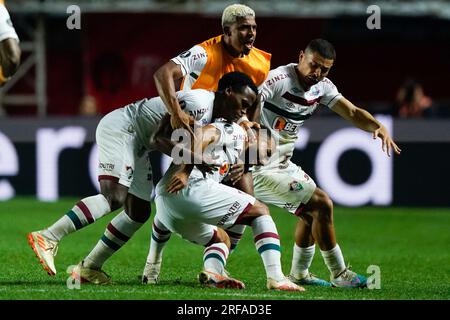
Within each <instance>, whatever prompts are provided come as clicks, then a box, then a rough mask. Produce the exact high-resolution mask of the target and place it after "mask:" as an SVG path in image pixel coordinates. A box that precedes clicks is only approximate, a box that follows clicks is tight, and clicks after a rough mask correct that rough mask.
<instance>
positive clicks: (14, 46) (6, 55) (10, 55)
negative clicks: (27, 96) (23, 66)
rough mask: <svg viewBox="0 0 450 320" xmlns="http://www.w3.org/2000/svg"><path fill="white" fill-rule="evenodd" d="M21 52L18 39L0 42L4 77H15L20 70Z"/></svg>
mask: <svg viewBox="0 0 450 320" xmlns="http://www.w3.org/2000/svg"><path fill="white" fill-rule="evenodd" d="M20 55H21V50H20V47H19V43H18V42H17V40H16V39H12V38H8V39H5V40H3V41H1V42H0V65H1V67H2V72H3V76H4V77H6V78H9V77H11V76H12V75H14V74H15V73H16V71H17V69H18V68H19V64H20Z"/></svg>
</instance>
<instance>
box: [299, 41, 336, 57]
mask: <svg viewBox="0 0 450 320" xmlns="http://www.w3.org/2000/svg"><path fill="white" fill-rule="evenodd" d="M305 52H316V53H318V54H320V55H321V56H322V57H324V58H325V59H330V60H336V50H334V47H333V45H332V44H331V43H330V42H328V41H327V40H324V39H314V40H312V41H311V42H310V43H308V46H307V47H306V49H305Z"/></svg>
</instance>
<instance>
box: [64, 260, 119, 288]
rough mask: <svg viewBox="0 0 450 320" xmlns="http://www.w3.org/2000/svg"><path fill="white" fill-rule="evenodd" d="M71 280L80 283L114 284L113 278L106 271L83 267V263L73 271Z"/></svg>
mask: <svg viewBox="0 0 450 320" xmlns="http://www.w3.org/2000/svg"><path fill="white" fill-rule="evenodd" d="M70 278H71V279H72V280H76V281H80V283H93V284H110V283H111V282H112V281H111V277H110V276H109V275H107V274H106V273H105V272H104V271H102V270H96V269H91V268H87V267H85V266H83V261H81V262H80V263H79V264H77V265H76V266H75V267H74V268H73V269H72V273H71V275H70Z"/></svg>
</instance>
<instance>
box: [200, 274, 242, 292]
mask: <svg viewBox="0 0 450 320" xmlns="http://www.w3.org/2000/svg"><path fill="white" fill-rule="evenodd" d="M198 280H199V281H200V283H201V284H203V285H205V286H207V287H211V288H221V289H245V284H244V283H243V282H241V281H239V280H237V279H233V278H230V277H228V276H223V275H220V274H218V273H215V272H211V271H206V270H203V271H202V272H200V273H199V275H198Z"/></svg>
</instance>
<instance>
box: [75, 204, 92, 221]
mask: <svg viewBox="0 0 450 320" xmlns="http://www.w3.org/2000/svg"><path fill="white" fill-rule="evenodd" d="M76 206H77V207H78V208H80V210H81V211H82V212H83V214H84V216H85V217H86V220H87V221H88V223H89V224H91V223H93V222H94V221H95V220H94V218H93V217H92V214H91V212H90V211H89V208H88V207H87V206H86V205H85V204H84V202H83V201H79V202H78V203H77V204H76Z"/></svg>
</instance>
